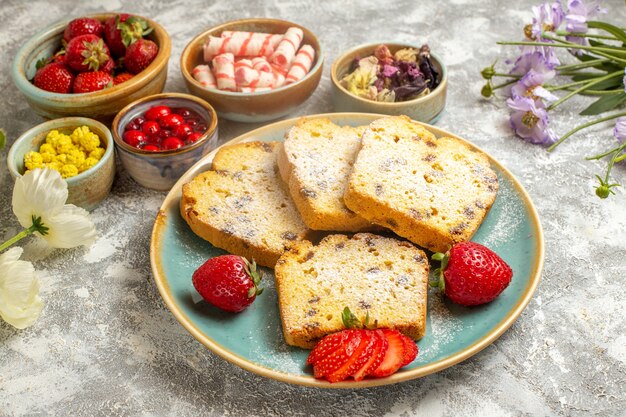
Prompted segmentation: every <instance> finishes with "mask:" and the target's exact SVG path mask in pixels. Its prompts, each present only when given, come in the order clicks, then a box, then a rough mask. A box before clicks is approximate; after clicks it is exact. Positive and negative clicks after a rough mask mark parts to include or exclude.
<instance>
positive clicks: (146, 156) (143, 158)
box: [111, 93, 218, 191]
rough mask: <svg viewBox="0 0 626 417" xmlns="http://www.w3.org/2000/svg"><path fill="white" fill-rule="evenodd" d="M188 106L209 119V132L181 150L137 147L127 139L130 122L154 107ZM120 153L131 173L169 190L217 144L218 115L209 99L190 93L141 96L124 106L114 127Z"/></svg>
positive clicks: (142, 181) (155, 187) (144, 182)
mask: <svg viewBox="0 0 626 417" xmlns="http://www.w3.org/2000/svg"><path fill="white" fill-rule="evenodd" d="M159 105H164V106H169V107H187V108H189V109H190V110H193V111H194V112H196V113H198V114H199V115H200V116H201V117H202V118H203V119H204V121H205V124H206V126H207V130H206V132H205V133H204V134H203V135H202V136H201V137H200V138H199V139H198V140H197V141H196V142H195V143H193V144H191V145H186V146H184V147H182V148H179V149H173V150H166V151H159V152H155V151H148V150H143V149H138V148H135V147H134V146H131V145H129V144H128V143H126V142H125V141H124V139H123V135H124V130H125V128H126V125H127V124H128V123H129V122H130V121H131V120H133V119H134V118H135V117H137V116H140V115H142V114H144V113H145V112H146V111H147V110H148V109H149V108H150V107H153V106H159ZM111 131H112V133H113V140H114V141H115V146H116V148H117V154H118V156H119V158H120V160H121V161H122V165H123V166H124V168H125V169H126V170H127V171H128V173H129V174H130V176H131V177H132V178H133V179H134V180H135V181H137V182H138V183H139V184H140V185H142V186H144V187H146V188H151V189H153V190H160V191H164V190H169V189H170V188H172V186H173V185H174V183H176V181H177V180H178V178H179V177H180V176H181V175H183V174H184V173H185V172H186V171H187V169H189V168H190V167H191V166H192V165H193V164H195V163H196V161H198V160H199V159H200V158H202V157H203V156H204V155H206V154H207V153H209V152H210V151H212V150H213V149H214V148H215V147H216V146H217V138H218V128H217V114H216V113H215V110H214V109H213V107H211V105H210V104H208V103H207V102H206V101H204V100H202V99H200V98H198V97H194V96H192V95H189V94H178V93H164V94H156V95H153V96H148V97H144V98H142V99H139V100H137V101H135V102H133V103H131V104H129V105H128V106H126V107H124V108H123V109H122V110H121V111H120V112H119V113H118V114H117V116H115V119H113V126H112V128H111Z"/></svg>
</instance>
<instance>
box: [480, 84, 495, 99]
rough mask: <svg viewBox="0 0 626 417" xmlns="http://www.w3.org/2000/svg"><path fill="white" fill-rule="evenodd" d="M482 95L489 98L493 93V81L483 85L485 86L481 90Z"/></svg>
mask: <svg viewBox="0 0 626 417" xmlns="http://www.w3.org/2000/svg"><path fill="white" fill-rule="evenodd" d="M480 95H482V96H483V97H485V98H489V97H491V96H492V95H493V87H492V86H491V83H489V82H488V83H487V84H485V85H484V86H483V88H482V89H481V90H480Z"/></svg>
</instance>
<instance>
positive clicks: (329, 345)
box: [306, 332, 350, 365]
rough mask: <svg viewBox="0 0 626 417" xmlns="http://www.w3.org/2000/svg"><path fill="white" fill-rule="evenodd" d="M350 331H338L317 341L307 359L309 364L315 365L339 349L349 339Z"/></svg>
mask: <svg viewBox="0 0 626 417" xmlns="http://www.w3.org/2000/svg"><path fill="white" fill-rule="evenodd" d="M349 334H350V333H349V332H337V333H332V334H329V335H328V336H325V337H324V338H322V340H320V341H319V342H317V344H316V345H315V347H314V348H313V350H312V351H311V353H310V354H309V357H308V358H307V360H306V364H307V365H314V364H315V363H317V362H319V361H321V360H322V359H324V358H325V357H327V356H328V355H330V354H331V353H333V352H334V351H336V350H337V349H339V348H340V347H341V346H342V345H343V344H344V343H345V342H346V340H347V339H348V336H349Z"/></svg>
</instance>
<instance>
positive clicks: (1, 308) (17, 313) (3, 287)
mask: <svg viewBox="0 0 626 417" xmlns="http://www.w3.org/2000/svg"><path fill="white" fill-rule="evenodd" d="M21 254H22V248H11V249H9V250H8V251H6V252H5V253H3V254H0V317H2V318H3V319H4V320H5V321H6V322H7V323H9V324H11V325H13V326H15V327H17V328H18V329H24V328H26V327H28V326H30V325H32V324H33V323H34V322H35V320H37V318H38V317H39V315H40V314H41V310H42V309H43V301H42V300H41V298H39V281H38V280H37V273H36V271H35V268H34V267H33V265H32V264H31V263H30V262H27V261H20V260H19V256H20V255H21Z"/></svg>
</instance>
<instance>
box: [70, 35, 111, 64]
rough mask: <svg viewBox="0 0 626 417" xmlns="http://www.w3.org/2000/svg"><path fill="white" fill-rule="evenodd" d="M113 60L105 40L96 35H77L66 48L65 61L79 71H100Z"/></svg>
mask: <svg viewBox="0 0 626 417" xmlns="http://www.w3.org/2000/svg"><path fill="white" fill-rule="evenodd" d="M111 60H112V58H111V55H109V48H107V46H106V44H105V43H104V40H103V39H102V38H100V37H98V36H96V35H80V36H77V37H75V38H73V39H72V40H70V41H69V42H68V43H67V47H66V48H65V63H66V64H67V66H69V67H70V68H72V69H73V70H75V71H78V72H85V71H98V70H99V69H102V68H103V67H105V66H106V65H107V64H108V63H109V61H111ZM109 65H110V64H109Z"/></svg>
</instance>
